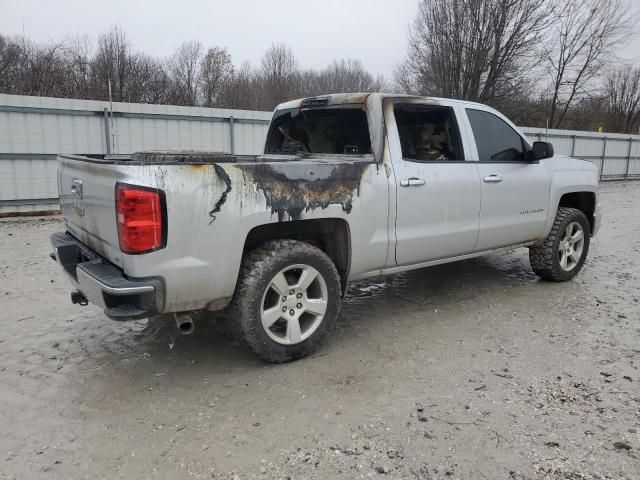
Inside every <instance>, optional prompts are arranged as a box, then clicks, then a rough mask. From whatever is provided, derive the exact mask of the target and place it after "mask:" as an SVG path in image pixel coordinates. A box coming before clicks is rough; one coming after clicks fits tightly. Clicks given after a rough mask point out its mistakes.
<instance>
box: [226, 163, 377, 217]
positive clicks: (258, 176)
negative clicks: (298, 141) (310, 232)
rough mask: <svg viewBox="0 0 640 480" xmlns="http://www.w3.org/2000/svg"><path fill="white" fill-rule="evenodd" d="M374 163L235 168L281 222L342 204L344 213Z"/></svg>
mask: <svg viewBox="0 0 640 480" xmlns="http://www.w3.org/2000/svg"><path fill="white" fill-rule="evenodd" d="M371 165H372V164H371V163H365V162H350V163H342V164H331V163H314V164H304V165H296V164H292V163H288V164H284V165H278V164H275V165H274V164H259V163H258V164H253V165H249V164H245V165H236V166H235V167H236V168H239V169H240V170H242V172H243V174H244V176H245V178H247V179H248V181H249V182H251V183H252V184H254V185H255V188H256V190H258V191H261V192H262V194H263V195H264V198H265V200H266V203H267V207H269V208H270V209H271V214H272V215H273V214H277V215H278V221H279V222H282V221H284V220H285V214H286V215H287V216H288V219H289V220H300V218H301V217H302V214H303V213H304V212H308V211H310V210H314V209H316V208H321V209H325V208H327V207H328V206H329V205H340V206H341V207H342V210H343V211H344V212H345V213H350V212H351V209H352V208H353V200H354V197H355V196H359V195H360V182H361V180H362V177H363V175H364V173H365V172H366V171H367V169H368V168H369V167H370V166H371Z"/></svg>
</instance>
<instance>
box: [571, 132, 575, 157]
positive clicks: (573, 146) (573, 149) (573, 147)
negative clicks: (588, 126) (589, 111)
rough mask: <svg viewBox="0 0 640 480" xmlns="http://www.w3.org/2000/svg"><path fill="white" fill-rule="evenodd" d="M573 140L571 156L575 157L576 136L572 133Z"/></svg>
mask: <svg viewBox="0 0 640 480" xmlns="http://www.w3.org/2000/svg"><path fill="white" fill-rule="evenodd" d="M571 138H573V141H572V142H571V156H572V157H573V156H574V155H575V154H576V136H575V135H572V136H571Z"/></svg>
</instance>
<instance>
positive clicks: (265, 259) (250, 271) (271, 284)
mask: <svg viewBox="0 0 640 480" xmlns="http://www.w3.org/2000/svg"><path fill="white" fill-rule="evenodd" d="M340 292H341V290H340V278H339V276H338V272H337V270H336V267H335V265H334V264H333V262H332V261H331V259H330V258H329V257H328V256H327V255H326V254H325V253H324V252H323V251H322V250H320V249H318V248H316V247H314V246H312V245H310V244H308V243H304V242H299V241H295V240H274V241H270V242H267V243H265V244H263V245H262V246H260V247H258V248H256V249H254V250H252V251H251V252H249V253H248V254H247V255H245V258H244V259H243V262H242V267H241V271H240V277H239V279H238V286H237V288H236V293H235V295H234V298H233V300H232V302H231V305H230V309H229V313H230V318H229V321H230V322H232V325H233V328H234V330H235V331H236V333H237V334H238V336H239V337H240V339H241V340H242V341H244V342H245V343H247V344H248V345H249V347H251V349H252V350H253V351H254V352H255V353H257V354H258V355H259V356H260V357H261V358H262V359H264V360H266V361H268V362H275V363H282V362H287V361H290V360H294V359H297V358H301V357H305V356H307V355H309V354H311V353H312V352H313V351H314V350H315V349H316V348H317V347H318V345H319V344H320V342H321V341H322V340H323V339H324V337H325V336H326V335H327V334H328V333H329V331H330V330H331V328H332V327H333V325H334V324H335V321H336V318H337V316H338V311H339V308H340Z"/></svg>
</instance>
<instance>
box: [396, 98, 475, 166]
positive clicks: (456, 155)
mask: <svg viewBox="0 0 640 480" xmlns="http://www.w3.org/2000/svg"><path fill="white" fill-rule="evenodd" d="M394 116H395V118H396V125H397V126H398V135H399V136H400V145H401V147H402V158H404V159H405V160H412V161H417V162H422V161H424V162H429V161H455V160H464V154H463V151H462V144H461V142H460V131H459V130H458V124H457V122H456V117H455V115H454V113H453V109H452V108H451V107H442V106H437V105H419V104H396V105H395V107H394Z"/></svg>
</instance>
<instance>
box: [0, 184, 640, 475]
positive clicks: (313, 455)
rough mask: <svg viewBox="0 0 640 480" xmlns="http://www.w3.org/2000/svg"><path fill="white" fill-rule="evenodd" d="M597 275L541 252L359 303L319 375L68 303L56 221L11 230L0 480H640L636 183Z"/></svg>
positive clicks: (204, 327)
mask: <svg viewBox="0 0 640 480" xmlns="http://www.w3.org/2000/svg"><path fill="white" fill-rule="evenodd" d="M602 198H603V204H604V209H605V215H606V216H605V223H604V226H603V228H602V230H601V232H600V235H599V236H598V237H597V238H596V239H595V241H594V243H593V244H592V250H591V252H590V257H589V259H588V260H587V263H586V265H585V268H584V270H583V272H582V273H581V274H580V275H579V276H578V277H577V278H576V279H575V280H574V281H572V282H568V283H563V284H552V283H547V282H544V281H540V280H538V279H537V278H536V277H535V276H534V275H533V274H532V272H531V270H530V268H529V264H528V258H527V251H526V250H524V249H520V250H516V251H513V252H511V253H509V254H507V255H494V256H488V257H485V258H480V259H475V260H470V261H465V262H459V263H455V264H450V265H443V266H438V267H432V268H430V269H426V270H420V271H414V272H410V273H407V274H402V275H396V276H392V277H386V278H383V279H380V280H377V281H373V282H366V283H360V284H357V285H354V287H353V288H352V290H351V294H350V296H349V298H348V299H347V300H346V302H345V304H344V307H343V310H342V314H341V318H340V320H339V323H338V327H337V329H336V331H334V333H333V335H332V336H331V337H330V339H329V340H328V341H327V342H326V343H325V345H324V347H323V348H322V349H321V350H320V351H319V352H318V353H317V354H315V355H314V356H313V357H311V358H307V359H304V360H301V361H297V362H294V363H291V364H285V365H268V364H265V363H262V362H260V361H259V360H257V359H256V358H255V357H254V356H252V354H251V353H250V352H248V351H247V350H245V349H244V348H243V347H240V346H238V345H236V344H234V343H233V342H232V341H231V340H230V339H229V337H228V336H227V335H226V334H225V329H224V327H223V324H219V323H216V322H213V321H209V322H200V324H198V325H196V332H195V333H194V334H193V335H191V336H180V335H177V334H176V332H175V329H174V326H173V325H171V324H169V323H167V322H159V321H155V322H147V321H136V322H128V323H116V322H112V321H110V320H108V319H106V318H105V317H104V316H103V315H102V313H101V312H100V311H99V310H98V309H97V308H95V307H93V306H88V307H84V308H82V307H78V306H74V305H71V303H70V301H69V291H70V285H69V284H68V282H67V280H66V278H65V277H64V275H63V274H62V272H61V271H59V270H58V268H57V266H56V265H55V264H54V263H53V262H52V261H51V260H50V259H49V258H47V254H48V252H49V246H48V236H49V234H51V233H52V232H55V231H59V230H61V229H62V223H61V221H60V219H59V218H56V217H52V218H41V219H8V220H2V221H0V245H1V247H2V248H0V302H1V303H0V306H1V308H0V325H1V326H2V329H1V330H0V479H3V480H5V479H13V478H15V479H31V478H36V479H37V478H47V479H50V478H54V479H56V478H60V479H79V478H91V479H98V478H109V479H113V478H127V479H130V478H136V479H145V478H214V479H234V478H240V479H246V478H265V479H266V478H292V479H330V478H344V479H354V478H380V479H382V478H415V479H449V478H451V479H455V478H461V479H492V480H493V479H503V478H506V479H516V480H524V479H601V478H615V479H617V478H624V479H638V478H640V434H639V433H638V431H640V388H639V386H640V373H639V372H638V364H639V363H640V322H639V312H640V305H639V303H638V301H639V297H640V243H639V240H638V239H640V215H639V214H638V206H639V205H640V183H627V184H625V183H618V184H605V185H604V186H603V195H602Z"/></svg>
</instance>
